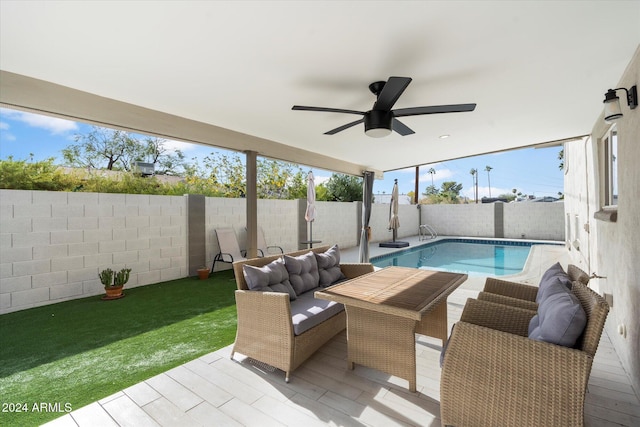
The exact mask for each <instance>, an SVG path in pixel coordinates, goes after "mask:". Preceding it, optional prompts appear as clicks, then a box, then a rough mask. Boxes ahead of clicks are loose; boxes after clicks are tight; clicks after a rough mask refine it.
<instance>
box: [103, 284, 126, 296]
mask: <svg viewBox="0 0 640 427" xmlns="http://www.w3.org/2000/svg"><path fill="white" fill-rule="evenodd" d="M122 288H123V286H118V287H113V286H109V287H108V288H104V290H105V292H106V293H107V298H115V297H119V296H120V295H122Z"/></svg>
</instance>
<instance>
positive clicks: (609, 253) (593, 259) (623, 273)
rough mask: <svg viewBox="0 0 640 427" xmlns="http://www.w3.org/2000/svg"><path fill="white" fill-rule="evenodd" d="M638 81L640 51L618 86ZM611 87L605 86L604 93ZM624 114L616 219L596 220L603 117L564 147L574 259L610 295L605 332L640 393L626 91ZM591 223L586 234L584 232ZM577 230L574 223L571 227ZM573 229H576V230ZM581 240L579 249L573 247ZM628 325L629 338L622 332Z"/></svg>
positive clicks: (634, 165)
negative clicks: (585, 134)
mask: <svg viewBox="0 0 640 427" xmlns="http://www.w3.org/2000/svg"><path fill="white" fill-rule="evenodd" d="M639 83H640V47H639V48H638V49H637V50H636V52H635V54H634V56H633V58H632V60H631V62H630V64H629V65H628V67H627V69H626V71H625V72H624V74H623V75H622V77H621V79H620V81H619V82H617V84H616V83H615V82H611V87H612V88H613V87H626V88H629V87H631V86H633V85H637V84H639ZM607 89H608V88H602V91H603V93H604V92H605V91H606V90H607ZM618 96H620V105H621V109H622V113H623V114H624V116H623V117H622V118H621V119H619V120H617V121H616V125H617V131H618V156H617V162H618V190H619V192H618V194H619V201H618V208H617V220H616V221H615V222H610V221H606V220H601V219H595V218H594V214H595V212H597V211H599V210H600V209H601V203H602V200H601V194H602V184H601V181H602V176H601V172H600V171H601V170H602V161H601V159H600V156H599V147H598V146H599V140H600V138H601V137H602V136H603V135H604V134H605V133H606V132H607V130H608V129H609V125H608V124H606V123H605V122H604V120H603V116H602V115H600V117H599V118H598V120H597V121H596V123H595V124H594V126H593V129H592V134H591V136H592V138H590V139H588V140H587V141H585V142H570V143H566V144H565V155H568V157H567V161H568V162H569V163H568V170H567V171H566V175H565V197H567V196H569V197H567V206H566V218H569V219H573V220H574V221H575V220H576V219H577V220H578V227H577V228H578V233H577V235H575V236H572V237H571V239H573V240H572V241H571V251H570V255H571V257H572V260H574V261H575V262H580V263H582V264H583V265H586V267H587V268H586V271H588V272H590V273H596V274H597V275H598V276H603V277H602V278H593V279H591V281H590V285H591V286H592V288H594V289H595V290H597V291H598V292H600V293H601V294H605V293H606V294H610V295H611V296H612V298H613V306H612V307H611V311H610V312H609V318H608V320H607V325H606V328H607V332H608V334H609V337H610V338H611V341H612V343H613V345H614V347H615V348H616V352H617V353H618V356H619V357H620V360H621V362H622V364H623V366H624V368H625V370H626V371H627V372H628V373H629V374H630V378H631V381H632V383H633V387H634V389H635V391H636V393H638V391H640V357H638V354H640V322H638V319H640V262H639V260H640V168H639V167H638V164H640V144H638V141H640V108H636V109H634V110H630V109H629V107H628V106H627V105H626V102H625V99H624V96H623V94H622V93H620V92H619V93H618ZM585 224H588V232H587V229H585V227H584V226H585ZM571 226H573V224H571ZM571 226H570V227H571ZM574 228H575V227H574ZM575 240H578V241H579V244H578V246H579V250H578V248H576V244H574V242H575ZM620 325H624V327H625V328H626V337H625V336H623V335H621V334H619V333H618V326H620Z"/></svg>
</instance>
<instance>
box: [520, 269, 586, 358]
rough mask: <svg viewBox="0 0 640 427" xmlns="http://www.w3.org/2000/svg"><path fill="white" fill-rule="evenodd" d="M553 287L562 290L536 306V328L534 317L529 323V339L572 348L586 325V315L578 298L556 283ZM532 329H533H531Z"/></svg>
mask: <svg viewBox="0 0 640 427" xmlns="http://www.w3.org/2000/svg"><path fill="white" fill-rule="evenodd" d="M552 286H554V287H558V288H559V289H561V290H562V289H564V290H562V291H558V292H553V293H551V294H550V295H549V296H548V297H547V298H546V299H545V300H544V301H543V302H542V303H541V304H540V305H539V306H538V315H537V317H538V320H537V321H538V322H539V324H538V326H537V327H536V326H535V322H534V319H535V316H534V318H533V319H531V322H530V323H529V329H530V333H529V338H531V339H534V340H536V341H544V342H548V343H552V344H557V345H562V346H565V347H573V346H574V345H575V344H576V341H577V340H578V338H579V337H580V335H582V332H583V331H584V328H585V326H586V324H587V315H586V313H585V312H584V310H583V308H582V306H581V305H580V302H579V301H578V298H576V296H575V295H573V294H572V293H571V292H570V291H569V290H568V289H566V288H565V286H564V285H563V284H562V283H561V282H560V281H557V282H556V283H555V284H554V285H552ZM532 327H533V328H532Z"/></svg>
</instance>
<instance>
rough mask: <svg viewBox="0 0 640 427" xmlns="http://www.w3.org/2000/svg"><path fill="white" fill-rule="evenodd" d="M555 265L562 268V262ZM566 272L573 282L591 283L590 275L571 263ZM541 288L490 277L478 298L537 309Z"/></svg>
mask: <svg viewBox="0 0 640 427" xmlns="http://www.w3.org/2000/svg"><path fill="white" fill-rule="evenodd" d="M555 266H558V267H559V268H560V269H561V268H562V267H560V264H556V265H555ZM555 266H552V267H551V268H554V267H555ZM566 274H567V276H568V280H569V281H571V282H575V281H578V282H580V283H582V284H584V285H587V284H588V283H589V275H588V274H587V273H585V272H584V271H582V270H581V269H580V268H579V267H577V266H575V265H573V264H569V266H568V268H567V273H566ZM543 278H544V276H543ZM539 289H540V288H539V287H538V286H531V285H525V284H523V283H516V282H509V281H506V280H501V279H498V278H495V277H488V278H487V280H486V281H485V285H484V289H483V290H482V292H480V294H478V299H479V300H481V301H490V302H496V303H500V304H506V305H510V306H512V307H520V308H526V309H528V310H533V311H535V310H537V308H538V304H537V303H536V296H537V295H538V291H539Z"/></svg>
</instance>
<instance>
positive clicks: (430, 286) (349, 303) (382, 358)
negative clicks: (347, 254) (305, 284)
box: [315, 267, 467, 391]
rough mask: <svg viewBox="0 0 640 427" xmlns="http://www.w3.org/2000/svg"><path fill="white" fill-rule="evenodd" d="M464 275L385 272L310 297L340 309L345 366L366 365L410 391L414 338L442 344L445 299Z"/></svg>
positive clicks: (413, 376)
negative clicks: (344, 319)
mask: <svg viewBox="0 0 640 427" xmlns="http://www.w3.org/2000/svg"><path fill="white" fill-rule="evenodd" d="M466 279H467V275H466V274H457V273H449V272H442V271H430V270H418V269H415V268H405V267H387V268H384V269H382V270H378V271H375V272H373V273H369V274H366V275H364V276H360V277H357V278H355V279H351V280H348V281H346V282H343V283H340V284H338V285H335V286H332V287H330V288H327V289H325V290H323V291H317V292H316V293H315V296H316V298H320V299H326V300H330V301H336V302H339V303H342V304H344V306H345V310H346V312H347V345H348V358H347V362H348V367H349V369H353V368H354V364H355V363H357V364H360V365H364V366H368V367H370V368H374V369H378V370H380V371H383V372H386V373H388V374H391V375H395V376H397V377H399V378H403V379H406V380H407V381H409V390H410V391H416V342H415V334H416V333H421V334H425V335H430V336H434V337H436V338H440V339H442V340H443V343H444V342H445V341H446V339H447V297H448V296H449V294H451V292H453V291H454V290H455V289H456V288H457V287H458V286H460V284H461V283H462V282H464V281H465V280H466Z"/></svg>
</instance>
